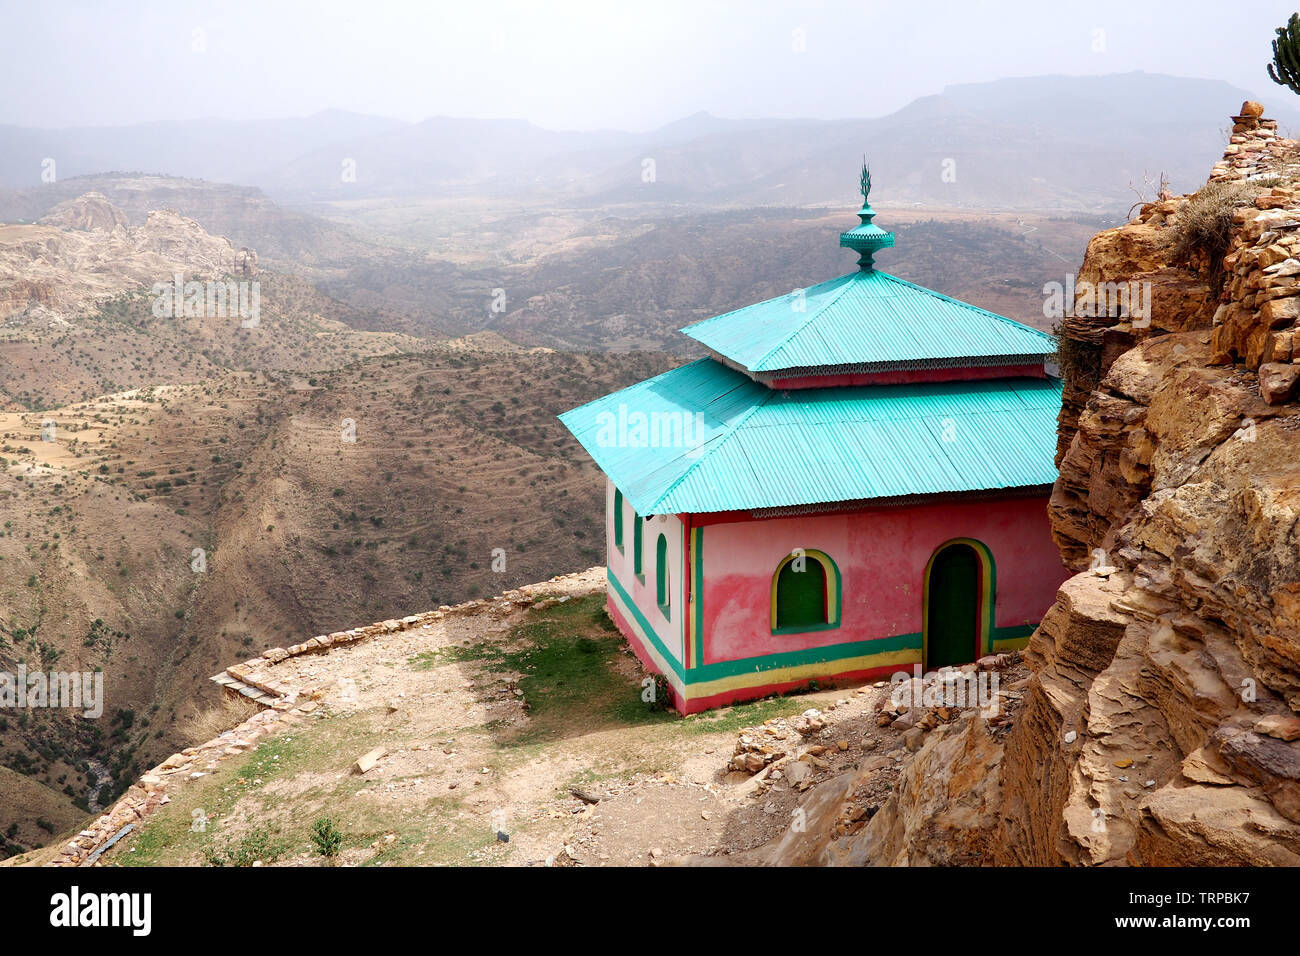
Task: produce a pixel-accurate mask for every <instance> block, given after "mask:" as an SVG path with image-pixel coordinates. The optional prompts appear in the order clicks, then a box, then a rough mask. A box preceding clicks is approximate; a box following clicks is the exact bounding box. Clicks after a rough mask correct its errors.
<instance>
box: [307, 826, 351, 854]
mask: <svg viewBox="0 0 1300 956" xmlns="http://www.w3.org/2000/svg"><path fill="white" fill-rule="evenodd" d="M311 842H312V843H314V844H315V845H316V852H317V853H318V854H320V855H321V856H325V857H335V856H338V855H339V849H340V848H341V847H342V846H343V834H342V833H340V832H339V830H338V827H336V826H334V821H333V820H331V819H330V818H329V817H321V818H320V819H319V820H317V821H316V822H315V823H314V824H313V825H312V828H311Z"/></svg>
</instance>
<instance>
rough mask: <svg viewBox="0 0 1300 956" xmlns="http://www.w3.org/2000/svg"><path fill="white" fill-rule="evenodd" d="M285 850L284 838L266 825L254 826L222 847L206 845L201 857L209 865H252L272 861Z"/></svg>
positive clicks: (278, 857) (282, 854)
mask: <svg viewBox="0 0 1300 956" xmlns="http://www.w3.org/2000/svg"><path fill="white" fill-rule="evenodd" d="M286 852H287V845H286V843H285V842H284V840H282V839H279V838H278V834H277V833H273V832H272V831H271V830H269V829H268V828H266V827H254V828H253V829H252V830H250V831H249V832H248V833H246V834H244V835H243V836H242V837H240V838H239V839H238V840H237V841H232V842H231V843H228V844H226V845H225V846H222V847H216V846H206V847H204V849H203V858H204V859H205V860H207V863H208V865H209V866H252V865H253V864H254V863H257V862H259V861H260V862H262V863H274V862H275V861H276V860H278V859H280V857H282V856H284V855H285V853H286Z"/></svg>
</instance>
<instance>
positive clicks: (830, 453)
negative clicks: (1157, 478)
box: [560, 359, 1061, 515]
mask: <svg viewBox="0 0 1300 956" xmlns="http://www.w3.org/2000/svg"><path fill="white" fill-rule="evenodd" d="M1060 410H1061V383H1060V381H1058V380H1057V379H1032V378H1013V379H992V380H984V381H957V382H940V383H932V384H909V385H874V386H857V387H843V388H818V389H801V390H794V391H788V392H781V391H775V390H773V389H770V388H768V387H766V386H764V385H761V384H759V383H757V382H755V381H754V380H752V379H751V378H749V377H748V376H746V375H745V374H743V373H742V372H739V371H736V370H734V369H730V368H727V367H726V366H724V365H722V364H720V363H719V362H716V361H714V360H713V359H700V360H698V361H696V362H692V363H691V364H689V365H684V366H682V367H681V368H677V369H673V370H672V371H671V372H666V373H664V374H663V375H659V376H656V377H655V378H652V379H648V380H647V381H644V382H640V383H638V384H636V385H633V386H632V387H630V388H625V389H623V390H622V391H619V392H614V393H613V394H611V395H606V396H605V397H604V398H600V399H597V400H596V401H594V402H590V403H588V404H586V405H583V406H581V407H580V408H575V409H573V410H572V411H568V412H565V413H564V414H563V415H561V416H560V420H561V421H562V422H564V424H565V425H566V426H567V427H568V429H569V430H570V431H571V432H573V434H574V436H575V437H576V438H577V439H578V441H579V442H581V444H582V446H583V447H584V448H585V449H586V450H587V451H588V453H589V454H590V455H591V457H592V458H593V459H595V461H596V464H597V465H599V466H600V468H601V470H603V471H604V472H605V474H606V475H608V476H609V477H610V479H611V480H612V481H613V482H614V484H615V486H616V487H618V488H619V490H621V491H622V492H623V496H624V497H625V498H626V499H627V500H628V502H629V503H630V504H631V505H632V507H633V508H635V509H636V511H637V513H638V514H642V515H651V514H681V513H685V512H690V513H695V514H701V513H708V512H717V511H745V510H756V509H765V508H783V507H791V506H796V505H809V504H822V503H830V502H841V501H859V500H866V499H875V498H895V497H900V496H908V495H926V494H939V493H945V492H971V491H988V490H994V489H1010V488H1023V487H1031V486H1040V485H1050V484H1052V483H1053V482H1054V481H1055V480H1056V467H1055V464H1054V461H1053V459H1054V456H1055V454H1056V417H1057V414H1058V413H1059V412H1060ZM642 423H647V424H644V425H643V424H642ZM688 423H689V424H688Z"/></svg>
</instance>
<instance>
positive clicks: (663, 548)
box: [655, 534, 672, 620]
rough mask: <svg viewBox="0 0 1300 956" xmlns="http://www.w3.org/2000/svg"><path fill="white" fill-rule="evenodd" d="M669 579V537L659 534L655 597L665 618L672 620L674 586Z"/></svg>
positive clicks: (656, 554) (656, 553)
mask: <svg viewBox="0 0 1300 956" xmlns="http://www.w3.org/2000/svg"><path fill="white" fill-rule="evenodd" d="M669 584H670V582H669V580H668V538H667V537H666V536H664V535H662V534H661V535H660V536H659V540H658V541H656V542H655V599H656V603H657V604H658V605H659V610H660V611H662V612H663V615H664V618H665V619H667V620H671V619H672V617H671V614H670V611H671V610H672V588H671V587H669Z"/></svg>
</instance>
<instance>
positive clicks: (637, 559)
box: [632, 511, 645, 583]
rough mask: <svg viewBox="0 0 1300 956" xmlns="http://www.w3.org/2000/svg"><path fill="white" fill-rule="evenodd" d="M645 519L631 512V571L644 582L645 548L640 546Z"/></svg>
mask: <svg viewBox="0 0 1300 956" xmlns="http://www.w3.org/2000/svg"><path fill="white" fill-rule="evenodd" d="M644 529H645V519H644V518H642V517H641V516H640V515H639V514H637V513H636V512H635V511H633V512H632V573H633V574H635V575H636V576H637V577H638V578H640V579H641V581H642V583H644V582H645V548H644V547H643V546H642V537H643V536H644Z"/></svg>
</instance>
